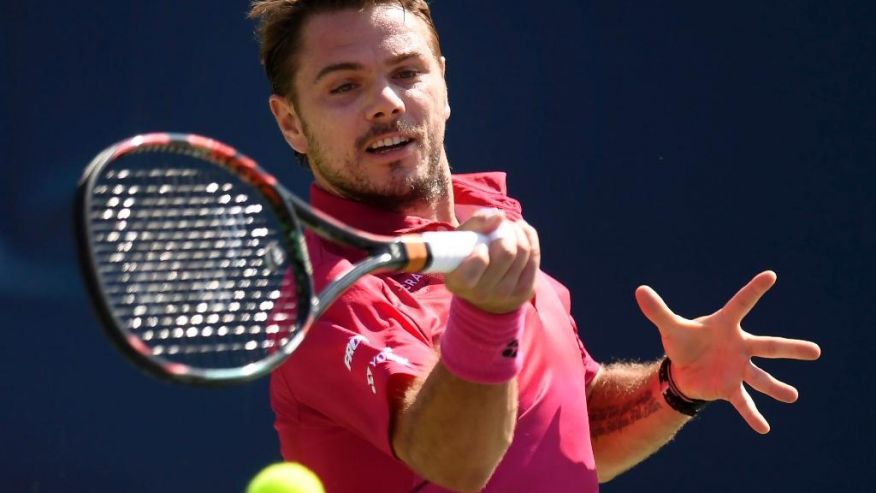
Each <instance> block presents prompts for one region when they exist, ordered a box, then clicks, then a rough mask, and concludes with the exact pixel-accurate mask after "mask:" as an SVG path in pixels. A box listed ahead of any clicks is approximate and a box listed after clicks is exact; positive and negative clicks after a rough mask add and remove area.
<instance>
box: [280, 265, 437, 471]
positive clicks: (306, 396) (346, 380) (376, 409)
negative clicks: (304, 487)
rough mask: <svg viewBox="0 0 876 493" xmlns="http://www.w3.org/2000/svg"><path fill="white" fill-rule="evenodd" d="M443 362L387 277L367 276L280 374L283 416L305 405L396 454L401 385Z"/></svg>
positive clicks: (319, 324)
mask: <svg viewBox="0 0 876 493" xmlns="http://www.w3.org/2000/svg"><path fill="white" fill-rule="evenodd" d="M436 359H437V356H436V354H435V351H434V350H433V348H432V346H431V342H430V340H429V339H428V338H426V337H425V336H424V335H423V333H422V331H421V330H420V328H419V327H418V326H417V324H416V317H415V316H412V314H411V313H406V310H405V306H404V305H403V304H401V303H400V302H399V301H398V300H397V299H396V298H395V297H394V295H393V293H392V292H391V291H390V290H389V289H388V288H387V287H386V284H385V283H384V281H383V280H381V279H380V278H378V277H375V276H366V277H365V278H363V279H361V280H359V281H358V282H357V283H356V284H355V285H354V286H353V287H352V288H350V290H349V291H347V292H346V293H345V294H344V295H343V297H342V298H341V299H339V300H337V301H336V302H335V303H334V304H333V305H332V306H331V307H330V308H329V310H328V311H327V312H326V313H325V314H324V315H323V316H322V317H320V319H319V320H318V321H317V322H316V323H315V325H314V326H313V327H312V328H311V330H310V332H309V333H308V335H307V337H305V339H304V341H303V342H302V343H301V345H300V346H299V347H298V349H297V350H296V351H295V352H294V353H293V354H292V356H290V357H289V359H288V360H287V361H286V362H285V363H284V364H283V365H282V366H281V367H280V368H279V369H278V370H276V371H275V376H274V379H273V381H272V387H271V392H272V402H273V406H274V407H275V412H276V413H277V414H278V417H279V416H281V415H282V414H283V413H288V412H289V411H290V409H289V408H293V407H297V406H306V407H307V408H308V409H309V411H310V410H312V411H315V412H316V413H319V414H320V415H322V416H324V418H325V419H326V420H328V421H330V422H331V423H334V424H336V425H338V426H341V427H343V428H345V429H346V430H348V431H350V432H351V433H353V434H355V435H357V436H358V437H360V438H362V439H363V440H365V441H366V442H368V443H370V444H371V445H373V446H374V447H376V448H377V449H379V450H381V451H383V452H385V453H386V454H389V455H390V456H391V455H392V447H391V439H390V426H391V419H392V417H393V413H394V410H393V405H394V402H398V399H399V393H400V392H403V391H404V388H399V387H400V385H403V384H404V383H407V382H410V380H411V377H416V376H418V375H422V374H424V373H425V372H428V371H429V369H430V368H431V367H432V365H434V362H435V360H436ZM400 377H401V378H400ZM404 377H407V378H404ZM281 441H282V434H281ZM281 446H284V444H281Z"/></svg>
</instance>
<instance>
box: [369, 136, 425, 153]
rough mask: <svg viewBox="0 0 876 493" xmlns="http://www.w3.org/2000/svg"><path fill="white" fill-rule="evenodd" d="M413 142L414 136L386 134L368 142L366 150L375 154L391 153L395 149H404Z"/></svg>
mask: <svg viewBox="0 0 876 493" xmlns="http://www.w3.org/2000/svg"><path fill="white" fill-rule="evenodd" d="M413 143H414V139H413V138H412V137H408V136H404V135H390V136H384V137H380V138H378V139H376V140H374V141H372V142H371V143H370V144H368V146H367V147H366V148H365V152H367V153H369V154H375V155H383V154H389V153H392V152H394V151H398V150H400V149H404V148H405V147H408V146H410V145H411V144H413Z"/></svg>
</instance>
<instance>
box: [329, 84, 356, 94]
mask: <svg viewBox="0 0 876 493" xmlns="http://www.w3.org/2000/svg"><path fill="white" fill-rule="evenodd" d="M355 88H356V84H354V83H352V82H346V83H344V84H341V85H339V86H335V87H334V88H332V90H331V91H329V92H331V93H332V94H343V93H346V92H350V91H352V90H353V89H355Z"/></svg>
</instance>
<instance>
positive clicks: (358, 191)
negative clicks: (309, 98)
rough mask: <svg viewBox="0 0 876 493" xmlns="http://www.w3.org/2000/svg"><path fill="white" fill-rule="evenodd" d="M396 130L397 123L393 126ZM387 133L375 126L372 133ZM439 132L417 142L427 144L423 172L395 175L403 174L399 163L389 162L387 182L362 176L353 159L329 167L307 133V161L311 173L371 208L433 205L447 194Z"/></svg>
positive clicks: (398, 209)
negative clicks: (378, 181)
mask: <svg viewBox="0 0 876 493" xmlns="http://www.w3.org/2000/svg"><path fill="white" fill-rule="evenodd" d="M392 128H393V129H398V130H407V129H404V128H400V125H398V124H396V125H394V126H393V127H392ZM382 132H387V130H384V129H374V130H372V132H371V133H373V134H378V135H379V134H380V133H382ZM438 133H440V132H437V131H436V132H432V133H426V132H423V133H421V134H420V135H424V134H425V135H427V136H428V138H426V139H420V140H418V142H419V143H420V144H421V145H424V146H425V147H426V170H425V173H416V174H413V175H411V174H407V173H406V174H405V176H395V175H396V171H397V172H398V173H399V174H400V173H403V172H404V170H402V169H401V168H402V165H401V163H400V162H394V163H389V164H387V165H386V166H388V167H389V168H390V175H391V176H392V178H391V181H390V182H389V183H382V184H381V183H374V182H373V181H372V180H369V179H368V178H367V177H365V176H364V175H363V174H362V173H361V171H360V168H359V162H358V161H357V160H356V159H355V158H350V157H348V158H346V159H345V160H344V162H343V164H342V166H341V167H339V168H335V169H332V168H331V167H330V166H327V165H326V164H325V163H326V161H325V154H324V152H323V150H322V148H321V147H320V145H319V142H318V141H317V140H316V139H314V138H313V137H312V135H311V134H310V133H309V132H306V134H307V139H308V146H309V151H310V152H309V153H308V156H307V158H308V160H309V162H310V166H311V167H313V170H314V172H319V174H320V175H321V176H322V177H323V178H324V179H325V180H326V181H327V182H328V183H329V184H330V185H331V186H332V187H334V188H335V189H336V190H337V191H338V192H340V194H341V195H342V196H343V197H344V198H347V199H350V200H354V201H356V202H360V203H363V204H367V205H370V206H372V207H375V208H378V209H382V210H386V211H391V212H396V213H405V212H407V211H412V210H419V209H423V208H432V207H434V206H435V205H436V204H437V202H438V201H439V200H440V199H442V198H444V197H446V196H447V190H448V188H449V186H450V175H449V168H448V167H447V166H445V163H444V159H443V156H444V146H443V140H444V139H443V135H436V134H438Z"/></svg>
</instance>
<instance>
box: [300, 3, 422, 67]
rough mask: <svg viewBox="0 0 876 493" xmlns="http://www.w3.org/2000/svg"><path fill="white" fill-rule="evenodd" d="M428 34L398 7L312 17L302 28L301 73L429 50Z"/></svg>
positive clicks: (375, 7)
mask: <svg viewBox="0 0 876 493" xmlns="http://www.w3.org/2000/svg"><path fill="white" fill-rule="evenodd" d="M430 39H431V31H430V30H429V27H428V26H427V25H426V23H425V21H423V20H422V19H420V17H418V16H417V15H416V14H414V13H412V12H409V11H406V10H404V9H403V8H402V7H401V6H399V5H394V4H387V5H377V6H374V7H368V8H365V9H361V10H359V9H345V10H339V11H335V12H326V13H321V14H316V15H314V16H313V17H311V18H310V19H309V20H308V21H307V23H306V24H305V26H304V30H303V32H302V35H301V49H300V51H299V66H300V69H301V71H302V72H308V71H315V70H319V69H320V67H321V66H322V65H324V64H327V63H342V62H348V61H349V62H358V63H362V62H367V59H368V58H369V57H371V58H373V57H379V59H385V58H388V57H392V56H394V55H401V54H407V53H412V52H419V53H422V54H424V55H426V54H430V53H431V52H432V50H431V48H430V46H431V45H430Z"/></svg>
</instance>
